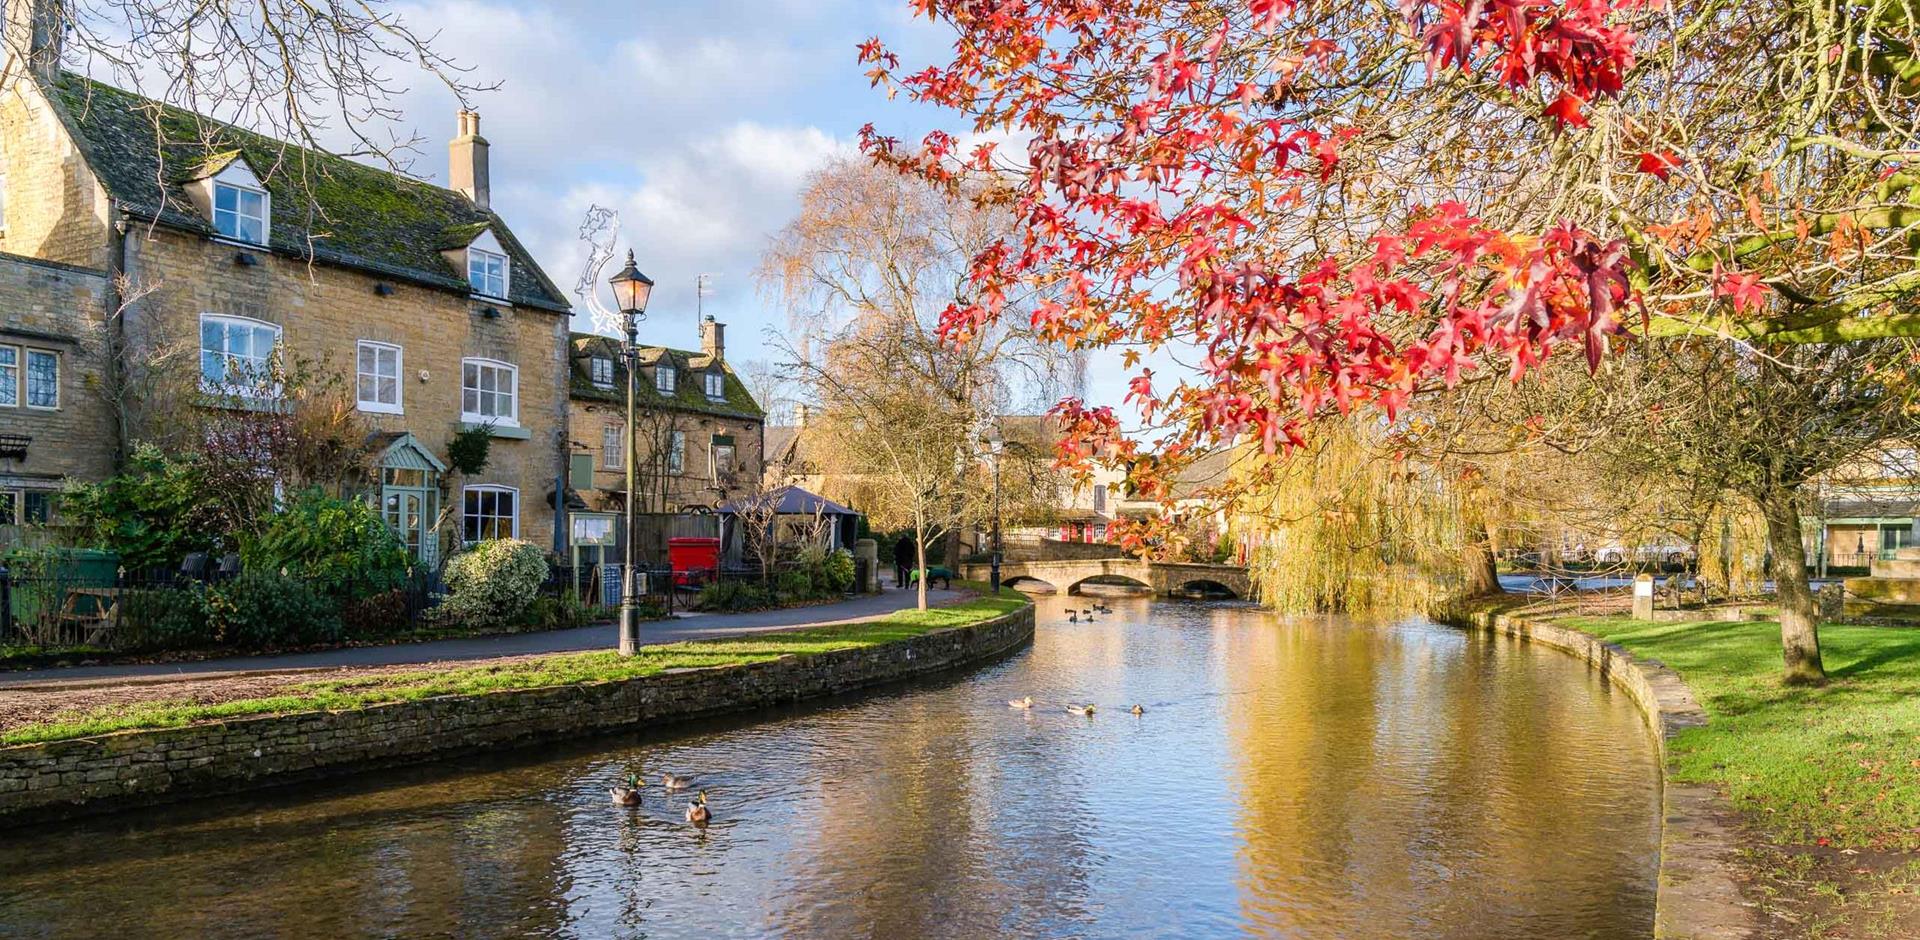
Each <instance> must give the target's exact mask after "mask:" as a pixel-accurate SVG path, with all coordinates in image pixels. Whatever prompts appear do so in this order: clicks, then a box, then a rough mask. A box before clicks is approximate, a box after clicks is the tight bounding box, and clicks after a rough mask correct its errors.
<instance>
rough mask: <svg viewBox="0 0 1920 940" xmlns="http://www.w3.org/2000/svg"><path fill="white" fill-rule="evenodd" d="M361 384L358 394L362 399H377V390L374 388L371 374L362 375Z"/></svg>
mask: <svg viewBox="0 0 1920 940" xmlns="http://www.w3.org/2000/svg"><path fill="white" fill-rule="evenodd" d="M359 385H360V388H359V392H358V394H359V396H360V400H361V401H375V400H376V398H375V395H376V392H375V390H374V383H373V376H371V375H362V376H360V382H359Z"/></svg>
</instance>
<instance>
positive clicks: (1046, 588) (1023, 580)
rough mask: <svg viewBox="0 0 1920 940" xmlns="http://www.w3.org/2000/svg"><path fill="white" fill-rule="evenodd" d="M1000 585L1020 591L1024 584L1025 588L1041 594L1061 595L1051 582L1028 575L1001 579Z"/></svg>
mask: <svg viewBox="0 0 1920 940" xmlns="http://www.w3.org/2000/svg"><path fill="white" fill-rule="evenodd" d="M1000 583H1001V585H1002V586H1005V587H1010V588H1013V589H1014V590H1021V589H1022V588H1021V585H1023V584H1024V585H1025V586H1026V587H1028V588H1032V589H1034V590H1036V591H1040V592H1042V593H1051V594H1059V593H1061V592H1060V588H1059V587H1058V586H1056V585H1055V584H1054V583H1053V582H1052V581H1048V580H1047V579H1045V578H1037V577H1034V576H1033V575H1030V574H1016V575H1013V576H1011V577H1006V578H1002V579H1001V581H1000Z"/></svg>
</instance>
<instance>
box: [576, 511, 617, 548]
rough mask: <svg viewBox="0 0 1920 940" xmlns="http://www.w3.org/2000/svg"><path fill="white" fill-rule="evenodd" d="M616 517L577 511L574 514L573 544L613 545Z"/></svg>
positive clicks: (614, 542)
mask: <svg viewBox="0 0 1920 940" xmlns="http://www.w3.org/2000/svg"><path fill="white" fill-rule="evenodd" d="M614 518H615V517H613V516H609V515H597V514H589V513H582V512H577V513H574V514H573V544H575V545H613V544H616V541H615V539H614V528H615V527H614Z"/></svg>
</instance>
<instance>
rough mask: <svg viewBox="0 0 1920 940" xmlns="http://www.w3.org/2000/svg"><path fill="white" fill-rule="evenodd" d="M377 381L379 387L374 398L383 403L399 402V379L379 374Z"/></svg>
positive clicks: (393, 403) (395, 403)
mask: <svg viewBox="0 0 1920 940" xmlns="http://www.w3.org/2000/svg"><path fill="white" fill-rule="evenodd" d="M379 382H380V387H379V389H378V395H377V396H376V400H378V401H379V402H380V403H381V404H383V405H397V404H400V380H398V379H390V378H387V377H385V376H381V377H380V380H379Z"/></svg>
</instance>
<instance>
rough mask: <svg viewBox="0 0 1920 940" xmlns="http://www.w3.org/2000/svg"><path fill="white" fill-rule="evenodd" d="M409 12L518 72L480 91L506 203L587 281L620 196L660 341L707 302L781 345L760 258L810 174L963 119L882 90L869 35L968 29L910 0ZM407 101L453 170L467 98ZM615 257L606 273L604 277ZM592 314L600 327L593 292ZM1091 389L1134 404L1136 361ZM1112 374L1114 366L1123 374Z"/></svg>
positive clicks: (777, 313)
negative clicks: (1128, 385)
mask: <svg viewBox="0 0 1920 940" xmlns="http://www.w3.org/2000/svg"><path fill="white" fill-rule="evenodd" d="M400 9H401V10H402V12H403V15H404V16H405V17H406V18H407V21H408V22H409V23H410V24H411V25H412V26H413V27H414V29H415V30H416V31H417V32H420V33H423V34H432V33H435V32H437V33H438V34H439V35H438V38H437V39H436V40H435V41H434V46H435V48H436V49H437V50H439V51H440V52H442V53H444V54H447V55H450V56H451V57H453V58H454V59H455V60H456V61H459V62H460V63H462V64H463V65H466V66H468V67H470V68H472V70H473V72H472V75H471V76H470V77H471V78H472V79H473V80H474V81H475V82H477V83H493V82H498V83H499V84H500V87H499V88H498V89H497V90H494V91H488V92H484V93H481V94H479V95H478V96H476V98H475V99H474V101H473V104H474V106H475V107H476V109H477V110H478V111H479V112H480V115H481V133H482V135H483V136H485V137H486V138H487V140H488V141H489V143H490V144H491V145H492V153H491V160H492V194H493V195H492V199H493V207H494V209H495V210H497V211H498V212H500V213H501V215H502V216H503V217H504V218H505V219H506V220H507V223H508V224H509V225H510V226H511V227H512V228H513V230H514V233H515V234H516V235H517V236H518V237H519V238H520V240H521V241H522V242H524V243H526V244H527V245H528V246H529V247H530V248H531V249H532V250H533V252H534V254H535V256H536V257H537V258H538V259H539V260H540V263H541V265H542V266H543V267H544V268H545V269H546V271H547V273H548V275H549V276H550V277H551V278H552V279H553V280H554V281H555V282H556V283H557V284H559V285H560V287H561V288H562V289H563V290H566V291H569V292H571V290H572V289H573V287H574V284H575V283H576V281H577V280H578V279H579V277H580V275H581V271H582V268H583V263H584V259H585V250H584V248H583V246H582V244H581V242H580V241H579V240H578V229H579V227H580V223H581V221H582V219H583V217H584V216H585V214H586V211H587V209H588V207H589V206H591V205H595V204H598V205H602V206H608V207H611V208H613V209H615V210H617V211H618V212H619V214H620V219H621V235H620V247H621V248H622V249H625V248H631V249H632V250H633V251H634V254H635V256H636V259H637V261H638V264H639V267H640V269H641V270H642V271H644V272H645V273H646V274H647V275H648V276H649V277H652V278H653V279H654V280H655V281H656V282H657V286H656V287H655V288H654V295H653V296H654V299H653V301H652V303H651V304H650V305H649V307H648V311H647V321H646V323H645V324H644V326H643V328H642V340H643V341H645V342H648V343H656V344H664V345H675V346H680V347H683V348H684V347H687V346H694V345H697V343H698V333H697V324H696V321H697V313H696V309H697V306H696V291H695V284H696V278H697V277H698V276H699V275H702V274H706V275H710V281H711V288H710V293H709V295H708V296H707V297H706V298H705V299H704V304H705V311H706V312H707V313H710V314H713V315H715V316H717V317H718V318H719V319H720V320H722V321H723V322H725V323H726V324H727V325H728V330H727V344H728V349H727V353H728V358H729V359H730V360H733V361H735V362H741V361H746V360H755V359H760V360H770V359H774V358H777V357H776V356H775V355H774V353H773V352H772V351H771V350H770V349H769V348H768V346H767V343H766V338H767V331H769V330H776V331H778V330H783V329H784V328H785V326H786V315H785V312H784V310H783V309H781V307H780V304H779V302H778V300H777V299H776V298H774V297H773V296H772V295H771V294H770V293H769V292H767V291H765V290H763V289H762V287H761V285H760V284H759V283H758V281H757V279H756V276H755V272H756V269H757V267H758V265H759V260H760V256H761V254H762V252H763V251H764V250H765V248H766V246H767V244H768V242H769V239H770V237H771V235H772V234H773V233H774V232H776V231H777V230H778V229H779V228H780V227H781V226H782V225H784V224H785V223H786V221H787V220H788V219H789V218H790V217H791V216H792V214H793V213H794V211H795V210H796V208H797V205H798V193H799V192H800V189H801V187H802V186H803V184H804V182H805V180H806V177H807V174H808V173H809V172H810V171H812V170H813V169H815V168H817V167H819V166H821V165H822V164H823V163H824V162H826V161H828V160H830V159H832V158H834V157H835V156H837V155H857V147H856V137H857V134H858V131H859V128H860V127H861V126H862V125H863V124H866V123H868V122H872V123H874V125H875V126H876V127H877V128H878V129H879V130H881V131H882V132H883V133H887V134H891V135H894V136H898V137H901V138H902V139H906V140H917V139H919V138H920V137H921V136H922V135H923V134H924V133H925V132H926V131H927V130H929V129H931V128H933V127H935V126H948V127H951V128H952V129H954V130H956V131H957V130H960V129H961V128H959V127H958V126H957V125H956V124H954V123H953V119H952V116H951V115H947V114H942V113H940V112H936V111H934V110H932V109H929V108H926V107H923V106H919V105H914V104H912V103H910V102H907V101H905V100H904V99H896V100H891V101H890V100H889V99H888V98H887V97H886V95H885V94H884V93H883V92H881V91H879V90H876V89H873V88H871V87H869V83H868V80H867V78H866V77H865V76H864V75H863V74H862V72H863V71H864V69H863V67H862V66H860V64H859V63H858V62H857V60H856V57H855V45H856V44H857V43H859V42H861V41H863V40H864V39H866V38H867V37H870V36H879V37H881V38H882V39H883V40H885V41H886V42H887V43H888V44H889V46H890V47H892V48H894V49H895V50H896V51H898V52H900V53H901V55H902V61H903V65H915V66H917V65H924V64H928V63H932V62H935V61H945V59H944V58H941V57H942V55H943V53H945V52H946V50H947V49H948V48H949V47H950V45H951V42H952V36H951V34H950V33H949V32H947V31H946V29H945V28H944V27H941V26H938V25H936V24H933V23H931V22H929V21H928V20H926V19H924V18H921V19H918V20H915V19H913V18H912V16H911V9H910V7H909V6H908V4H907V2H906V0H811V2H800V0H759V2H747V0H715V2H705V3H697V4H696V3H662V2H644V3H629V4H603V3H591V2H584V0H537V2H523V3H517V4H511V5H510V4H505V3H495V2H486V0H433V2H427V3H411V4H407V5H404V6H401V7H400ZM412 84H413V85H414V87H413V89H412V90H411V91H409V93H408V94H407V95H406V97H405V99H404V101H403V103H404V106H405V109H406V114H407V116H408V122H409V123H410V124H411V125H412V126H411V127H410V128H403V129H402V130H411V131H412V132H413V133H415V134H418V135H419V136H420V137H421V138H422V143H421V145H420V152H419V153H418V155H417V156H416V158H415V160H414V163H413V165H412V166H411V167H410V170H411V172H413V173H414V174H415V175H418V176H422V177H425V178H430V179H432V180H434V181H435V182H439V183H442V184H444V183H445V182H446V151H445V144H446V141H447V139H448V138H449V137H451V136H452V135H453V133H454V121H455V114H456V111H457V110H458V107H459V106H458V103H457V101H456V100H455V98H454V96H453V95H452V93H451V92H449V91H447V90H446V89H444V88H442V87H439V86H438V85H437V84H435V83H433V81H432V80H431V79H430V78H427V77H424V76H423V77H421V78H419V79H417V80H415V81H414V82H413V83H412ZM612 273H613V270H612V269H609V270H607V271H605V272H603V275H602V279H604V277H605V276H607V275H611V274H612ZM575 328H576V329H580V330H590V329H592V325H591V317H590V316H589V315H588V314H587V312H586V310H585V305H583V304H576V317H575ZM1093 372H1094V374H1095V376H1096V378H1095V379H1094V381H1092V382H1091V383H1090V387H1089V389H1088V393H1089V394H1088V397H1089V398H1090V399H1094V400H1096V401H1100V400H1104V401H1107V402H1110V403H1115V404H1117V403H1118V401H1119V396H1120V395H1121V394H1122V390H1123V386H1122V382H1123V380H1122V379H1121V378H1119V377H1118V370H1117V369H1098V368H1096V369H1094V370H1093ZM1103 376H1112V378H1111V379H1106V378H1103Z"/></svg>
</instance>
